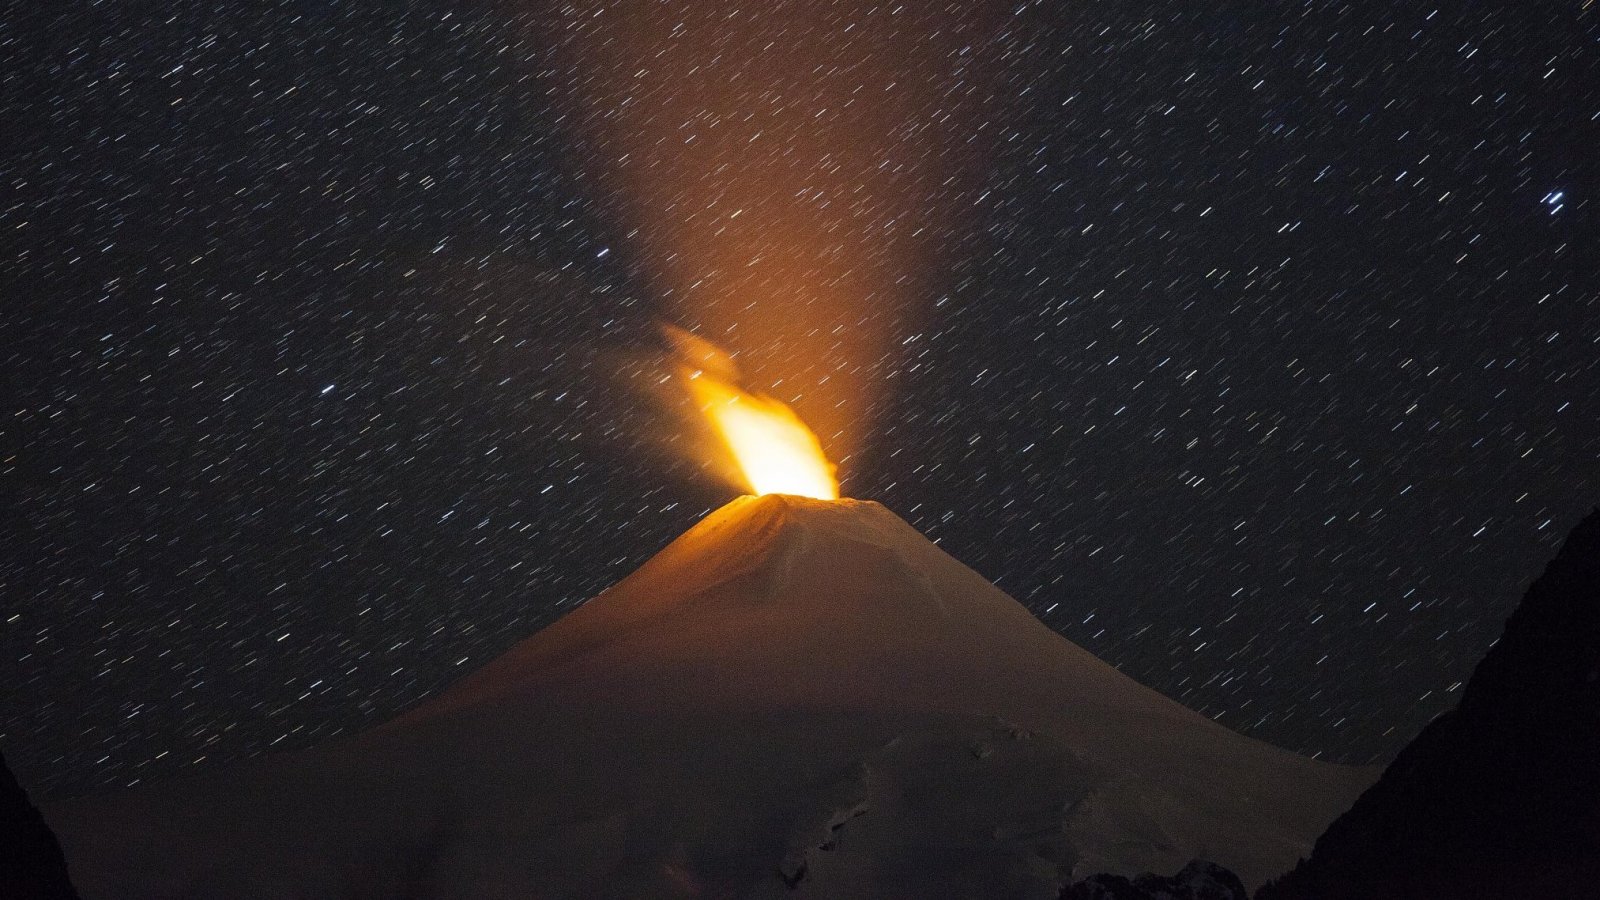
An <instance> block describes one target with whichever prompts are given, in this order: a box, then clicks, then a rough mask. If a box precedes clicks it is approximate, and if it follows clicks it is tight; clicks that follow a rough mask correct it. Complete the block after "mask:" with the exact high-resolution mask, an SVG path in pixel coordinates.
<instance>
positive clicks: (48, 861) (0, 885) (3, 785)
mask: <svg viewBox="0 0 1600 900" xmlns="http://www.w3.org/2000/svg"><path fill="white" fill-rule="evenodd" d="M0 897H5V898H6V900H78V892H77V891H75V890H73V889H72V882H71V881H70V880H68V878H67V860H66V857H64V856H62V855H61V845H60V844H59V843H57V842H56V836H55V834H54V832H52V831H51V830H50V826H48V825H46V824H45V822H44V817H43V816H40V815H39V810H37V809H35V808H34V806H33V804H32V803H31V802H29V801H28V794H27V792H26V791H24V790H23V789H22V785H20V784H18V783H17V779H16V778H15V777H13V776H12V774H11V768H10V767H9V766H7V765H6V760H5V757H4V756H0Z"/></svg>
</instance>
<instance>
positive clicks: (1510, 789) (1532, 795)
mask: <svg viewBox="0 0 1600 900" xmlns="http://www.w3.org/2000/svg"><path fill="white" fill-rule="evenodd" d="M1597 896H1600V511H1596V512H1593V513H1590V515H1589V516H1588V518H1586V519H1584V520H1583V521H1582V522H1581V523H1579V525H1578V527H1577V528H1575V529H1573V531H1572V533H1571V534H1570V535H1569V536H1568V537H1567V541H1566V545H1565V546H1564V547H1563V548H1562V549H1561V552H1560V553H1559V554H1558V555H1557V556H1556V558H1555V560H1554V561H1553V562H1551V563H1550V565H1549V567H1548V568H1546V569H1545V571H1544V574H1543V575H1541V576H1540V577H1539V579H1538V580H1537V581H1535V582H1534V583H1533V586H1532V587H1530V588H1529V589H1528V593H1527V595H1526V597H1524V598H1523V601H1522V604H1521V606H1519V607H1518V608H1517V610H1516V612H1515V613H1513V614H1512V616H1511V618H1510V620H1509V621H1507V623H1506V627H1505V632H1504V633H1503V634H1502V635H1501V637H1500V640H1499V641H1498V642H1497V643H1496V644H1495V645H1494V647H1493V649H1491V650H1490V651H1489V654H1488V655H1487V656H1486V657H1485V658H1484V659H1483V661H1482V662H1481V663H1479V664H1478V668H1477V670H1476V671H1475V672H1474V673H1473V675H1472V679H1471V680H1470V681H1469V682H1467V686H1466V688H1465V692H1464V694H1463V696H1462V698H1461V705H1460V706H1459V707H1458V708H1456V709H1455V710H1453V711H1451V712H1449V713H1446V714H1445V715H1443V716H1440V717H1439V718H1438V719H1435V720H1434V721H1433V722H1432V723H1431V724H1429V725H1428V727H1427V728H1425V729H1423V731H1422V733H1421V734H1420V735H1418V736H1417V739H1416V740H1414V741H1412V742H1411V744H1410V745H1408V746H1407V747H1406V749H1405V750H1403V751H1402V752H1401V753H1400V756H1399V757H1398V758H1397V759H1396V760H1395V761H1394V764H1393V765H1391V766H1390V767H1389V768H1388V770H1387V771H1385V772H1384V773H1383V777H1382V778H1381V779H1379V781H1378V783H1377V784H1375V785H1374V786H1373V787H1372V788H1371V789H1370V790H1368V791H1367V792H1366V793H1365V794H1363V795H1362V796H1361V798H1360V799H1359V800H1358V801H1357V802H1356V804H1355V806H1354V807H1353V808H1352V809H1351V810H1350V811H1349V812H1347V813H1346V814H1344V815H1343V816H1341V817H1340V818H1339V819H1338V820H1336V821H1335V822H1334V823H1333V825H1331V826H1330V827H1329V828H1328V830H1327V832H1326V833H1325V834H1323V836H1322V837H1321V838H1319V839H1318V840H1317V843H1316V847H1315V848H1314V850H1313V852H1312V855H1311V858H1310V859H1309V860H1307V861H1303V862H1302V863H1301V864H1300V865H1299V866H1298V867H1297V868H1296V869H1295V870H1294V871H1293V872H1291V873H1290V874H1288V875H1287V876H1285V877H1283V878H1282V879H1280V880H1279V881H1277V882H1276V883H1274V884H1270V885H1268V886H1267V887H1265V888H1263V889H1262V890H1261V891H1260V893H1258V894H1257V900H1310V898H1317V900H1340V898H1358V897H1359V898H1363V900H1370V898H1385V900H1410V898H1417V900H1422V898H1438V897H1451V898H1456V900H1472V898H1491V897H1492V898H1503V897H1538V898H1540V900H1559V898H1578V897H1585V898H1589V897H1597Z"/></svg>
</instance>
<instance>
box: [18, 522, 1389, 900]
mask: <svg viewBox="0 0 1600 900" xmlns="http://www.w3.org/2000/svg"><path fill="white" fill-rule="evenodd" d="M1375 777H1376V772H1375V771H1373V770H1369V769H1356V768H1349V767H1343V766H1337V765H1332V764H1328V763H1321V762H1316V761H1313V760H1310V759H1306V758H1304V757H1300V756H1297V755H1295V754H1292V753H1289V752H1287V751H1284V750H1281V749H1278V748H1275V747H1272V746H1269V745H1267V744H1264V743H1261V742H1258V741H1254V740H1251V739H1248V738H1245V737H1242V736H1240V735H1238V734H1236V733H1234V732H1232V731H1230V730H1228V729H1226V728H1224V727H1222V726H1221V725H1218V724H1217V723H1215V722H1213V721H1211V720H1210V719H1208V718H1206V717H1204V716H1202V715H1199V714H1197V713H1195V712H1192V711H1190V710H1188V709H1186V708H1184V707H1182V706H1180V705H1179V704H1177V703H1174V702H1173V701H1171V700H1169V699H1167V698H1165V697H1163V696H1161V695H1160V694H1158V693H1156V692H1155V691H1152V690H1150V689H1148V688H1145V687H1143V686H1141V685H1139V684H1138V683H1136V682H1135V681H1133V680H1131V679H1129V678H1127V677H1126V676H1124V675H1122V674H1121V673H1119V672H1118V671H1117V670H1116V669H1114V668H1112V667H1111V666H1109V665H1106V664H1105V663H1103V662H1101V661H1100V660H1098V659H1096V658H1095V657H1094V656H1092V655H1091V654H1089V653H1087V652H1086V651H1084V650H1082V649H1080V648H1079V647H1077V646H1076V645H1074V644H1072V643H1070V642H1069V641H1067V640H1066V639H1064V638H1062V637H1061V636H1060V635H1058V634H1056V633H1055V632H1053V631H1051V630H1050V629H1049V628H1047V627H1046V626H1044V625H1043V624H1042V623H1040V622H1039V621H1038V620H1037V619H1036V618H1034V617H1033V616H1032V615H1031V614H1030V613H1029V612H1028V611H1027V610H1026V609H1025V608H1023V607H1022V606H1021V605H1020V604H1018V603H1017V602H1016V601H1014V600H1012V599H1011V598H1010V597H1008V596H1006V595H1005V594H1004V593H1002V592H1001V591H1000V590H999V589H998V588H996V587H994V586H993V585H991V584H989V583H988V582H987V581H985V580H984V579H983V578H982V577H981V576H979V575H978V574H976V573H975V572H973V571H972V570H971V569H968V568H967V567H966V566H964V565H962V564H961V563H959V562H957V561H956V560H955V559H954V558H952V557H950V556H949V555H947V554H946V553H944V552H943V551H942V550H940V549H939V548H937V547H936V546H935V545H934V544H932V543H931V542H929V541H928V540H927V539H925V538H924V537H923V536H922V535H921V534H919V533H918V532H917V531H916V530H915V529H914V528H912V527H911V526H910V525H908V524H907V523H906V522H904V521H903V520H901V519H900V518H899V517H897V516H896V515H894V514H893V513H892V512H890V511H889V510H888V509H886V508H884V507H883V506H881V505H879V504H877V503H872V502H860V501H853V500H840V501H821V500H810V499H802V498H798V497H791V496H783V495H766V496H760V497H742V498H740V499H737V500H734V501H733V502H731V503H729V504H728V505H727V506H724V507H723V508H721V509H719V510H717V511H716V512H714V513H712V514H711V515H709V516H707V517H706V518H705V519H704V520H703V521H701V522H700V523H699V524H698V525H696V526H695V527H694V528H692V529H690V530H689V531H688V532H686V533H685V534H684V535H683V536H681V537H680V538H678V539H677V540H676V541H674V542H673V543H672V544H671V545H669V546H668V547H667V548H666V549H664V550H662V551H661V552H660V553H659V554H657V555H656V556H655V557H654V558H652V559H651V560H650V561H648V562H647V563H646V564H645V565H644V566H643V567H641V568H640V569H639V570H638V571H636V572H635V573H634V574H632V575H630V576H629V577H627V578H626V579H624V580H623V581H621V582H620V583H618V584H617V585H615V586H614V587H612V588H611V589H609V590H607V591H606V592H604V593H602V594H601V595H600V596H598V597H596V598H595V599H593V600H591V601H589V602H588V603H587V604H585V605H584V606H582V607H580V608H579V609H577V610H575V611H574V612H572V613H570V614H569V615H567V616H566V617H565V618H563V619H561V620H559V621H557V622H556V623H554V624H553V625H551V626H549V627H547V628H545V629H544V630H542V631H540V632H538V633H537V634H535V635H533V636H532V637H530V638H528V639H527V640H525V641H523V642H522V643H521V644H518V645H517V646H515V647H513V648H512V649H511V650H510V651H509V652H507V653H506V654H505V655H503V656H501V657H500V658H499V659H497V660H495V661H494V662H492V663H490V664H489V665H488V666H486V667H484V668H483V669H481V670H479V671H477V672H476V673H474V674H472V675H469V676H467V677H465V678H463V679H462V680H461V681H460V682H458V683H457V684H455V685H453V686H452V687H450V688H449V689H447V690H446V691H444V692H443V693H442V694H440V695H439V696H437V697H435V698H433V699H431V700H429V701H427V702H425V703H424V704H422V705H421V706H419V707H417V708H415V709H413V710H411V711H410V712H408V713H406V714H405V715H403V716H401V717H400V718H398V719H396V720H394V721H391V722H389V723H387V724H386V725H383V726H381V727H379V728H377V729H375V730H373V731H371V732H368V733H365V734H363V735H359V736H356V737H353V738H350V739H348V740H344V741H341V742H337V743H335V744H333V745H330V746H327V747H323V748H318V749H315V750H312V751H307V752H301V753H293V754H284V755H281V756H277V757H269V758H267V759H265V760H261V761H256V762H252V763H247V764H244V765H241V766H236V767H234V768H231V769H227V770H219V771H216V772H213V773H210V774H204V775H199V776H195V777H190V778H185V779H179V780H175V781H171V782H167V783H165V784H159V785H152V786H149V787H146V788H141V789H137V790H132V791H128V792H125V793H122V794H118V795H113V796H108V797H102V798H93V799H88V800H80V801H71V802H67V803H63V804H57V805H54V806H51V807H48V808H47V809H46V815H47V818H48V819H49V820H50V822H51V824H52V825H53V826H54V827H55V828H56V830H57V833H58V834H59V835H60V837H61V839H62V844H63V847H64V849H65V852H66V855H67V858H68V861H69V863H70V866H71V871H72V875H73V878H74V880H75V882H76V883H77V885H78V887H79V889H80V890H81V891H82V892H83V893H84V895H85V896H86V897H89V898H109V897H130V896H131V897H224V896H225V897H413V898H447V897H448V898H490V897H495V898H498V897H508V898H509V897H518V898H525V897H678V896H683V897H689V896H708V897H797V898H812V897H822V898H849V897H858V896H859V897H878V898H882V897H933V896H939V897H965V896H970V897H985V898H992V897H1019V898H1022V897H1026V898H1032V897H1039V898H1046V897H1051V898H1053V897H1055V896H1056V895H1057V893H1058V891H1059V889H1060V886H1061V885H1062V884H1063V883H1064V882H1066V881H1068V880H1069V879H1070V878H1071V877H1074V876H1081V875H1084V874H1089V873H1096V872H1116V873H1124V874H1134V873H1138V872H1144V871H1172V870H1175V869H1177V868H1178V867H1180V866H1182V865H1183V864H1184V863H1186V862H1187V861H1189V860H1190V859H1191V858H1197V857H1199V858H1206V859H1209V860H1212V861H1215V862H1217V863H1221V864H1222V865H1224V866H1227V867H1229V868H1231V869H1233V870H1234V871H1236V872H1237V873H1239V874H1240V876H1241V877H1242V878H1243V880H1244V882H1245V883H1246V884H1247V885H1251V886H1254V885H1256V884H1259V883H1261V882H1262V881H1264V880H1265V879H1266V878H1268V877H1271V876H1273V875H1276V874H1279V873H1281V872H1283V871H1285V870H1287V869H1288V868H1290V867H1291V866H1293V865H1294V864H1295V862H1296V860H1297V859H1298V858H1299V857H1301V856H1303V855H1305V854H1306V853H1307V852H1308V851H1309V848H1310V846H1311V843H1312V841H1313V840H1314V839H1315V838H1316V836H1317V835H1318V834H1319V833H1320V832H1321V831H1322V830H1323V828H1325V827H1326V826H1327V825H1328V823H1329V822H1330V821H1332V820H1333V819H1334V817H1335V816H1337V815H1339V814H1340V813H1341V812H1343V811H1344V810H1346V809H1347V808H1349V806H1350V805H1351V803H1352V802H1353V801H1354V800H1355V798H1356V797H1357V795H1359V794H1360V793H1361V791H1362V790H1363V789H1364V788H1365V787H1367V785H1369V784H1370V783H1371V782H1372V781H1373V779H1374V778H1375Z"/></svg>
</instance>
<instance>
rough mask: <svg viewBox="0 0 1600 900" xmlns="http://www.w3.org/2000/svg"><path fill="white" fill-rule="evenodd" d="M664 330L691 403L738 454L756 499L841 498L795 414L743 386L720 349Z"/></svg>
mask: <svg viewBox="0 0 1600 900" xmlns="http://www.w3.org/2000/svg"><path fill="white" fill-rule="evenodd" d="M663 331H664V332H665V333H666V335H667V338H668V339H669V340H670V341H671V342H672V343H673V344H674V345H675V347H676V349H677V351H678V356H679V359H680V363H679V367H678V374H679V376H680V377H681V378H682V379H683V383H684V385H685V387H686V389H687V390H688V392H689V396H690V398H691V399H693V400H694V402H695V405H696V406H698V407H699V409H700V412H701V414H703V415H704V416H705V417H706V420H707V421H708V422H709V423H710V424H711V426H712V428H713V429H714V430H715V431H716V433H717V436H718V437H720V438H721V439H722V442H723V444H724V445H726V446H727V448H728V452H729V453H731V454H732V455H733V459H734V462H735V463H737V464H738V468H739V472H740V474H741V475H742V476H743V478H744V482H745V484H744V486H745V487H747V488H749V489H750V491H751V492H752V493H756V494H797V495H799V496H802V497H815V498H817V499H819V500H837V499H839V480H838V478H836V477H835V476H834V465H833V463H831V462H829V461H828V456H827V454H826V453H824V452H823V450H822V443H821V442H820V441H818V440H817V436H816V434H815V433H813V432H812V431H811V429H810V428H807V427H806V423H804V422H802V421H801V420H800V417H799V416H797V415H795V412H794V410H792V409H790V408H789V407H788V406H787V405H786V404H785V403H784V402H783V401H781V400H778V399H777V398H775V397H770V396H767V395H765V394H758V393H751V392H750V391H747V390H745V389H744V388H742V387H740V386H739V385H738V384H737V383H736V379H737V377H738V370H737V368H736V367H735V366H734V364H733V360H732V358H731V357H729V356H728V354H726V353H725V352H723V351H722V350H720V349H718V348H717V347H715V346H714V345H712V344H710V343H709V342H707V341H704V340H702V339H700V338H697V337H695V336H693V335H691V334H689V333H688V332H686V331H682V330H681V329H677V328H672V327H670V326H664V327H663Z"/></svg>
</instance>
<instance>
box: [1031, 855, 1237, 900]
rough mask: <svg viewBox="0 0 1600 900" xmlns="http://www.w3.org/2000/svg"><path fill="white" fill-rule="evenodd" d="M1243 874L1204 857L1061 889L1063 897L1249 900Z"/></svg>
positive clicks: (1071, 899) (1090, 899)
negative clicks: (1158, 871) (1173, 867)
mask: <svg viewBox="0 0 1600 900" xmlns="http://www.w3.org/2000/svg"><path fill="white" fill-rule="evenodd" d="M1249 897H1250V895H1249V894H1248V893H1246V892H1245V889H1244V885H1243V884H1241V883H1240V882H1239V876H1237V875H1235V874H1233V873H1232V872H1229V871H1228V870H1227V869H1224V868H1223V867H1221V866H1219V865H1217V864H1215V863H1209V862H1206V861H1205V860H1202V859H1197V860H1194V861H1193V862H1191V863H1189V864H1188V865H1187V866H1184V867H1183V869H1182V870H1181V871H1179V872H1178V874H1176V875H1173V876H1170V877H1165V876H1161V875H1140V876H1139V877H1137V878H1134V879H1132V880H1129V879H1127V878H1124V877H1122V876H1121V875H1095V876H1093V877H1091V878H1085V879H1084V880H1082V881H1080V882H1078V883H1077V884H1074V885H1071V886H1069V887H1068V888H1066V889H1065V890H1063V891H1062V892H1061V900H1249Z"/></svg>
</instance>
